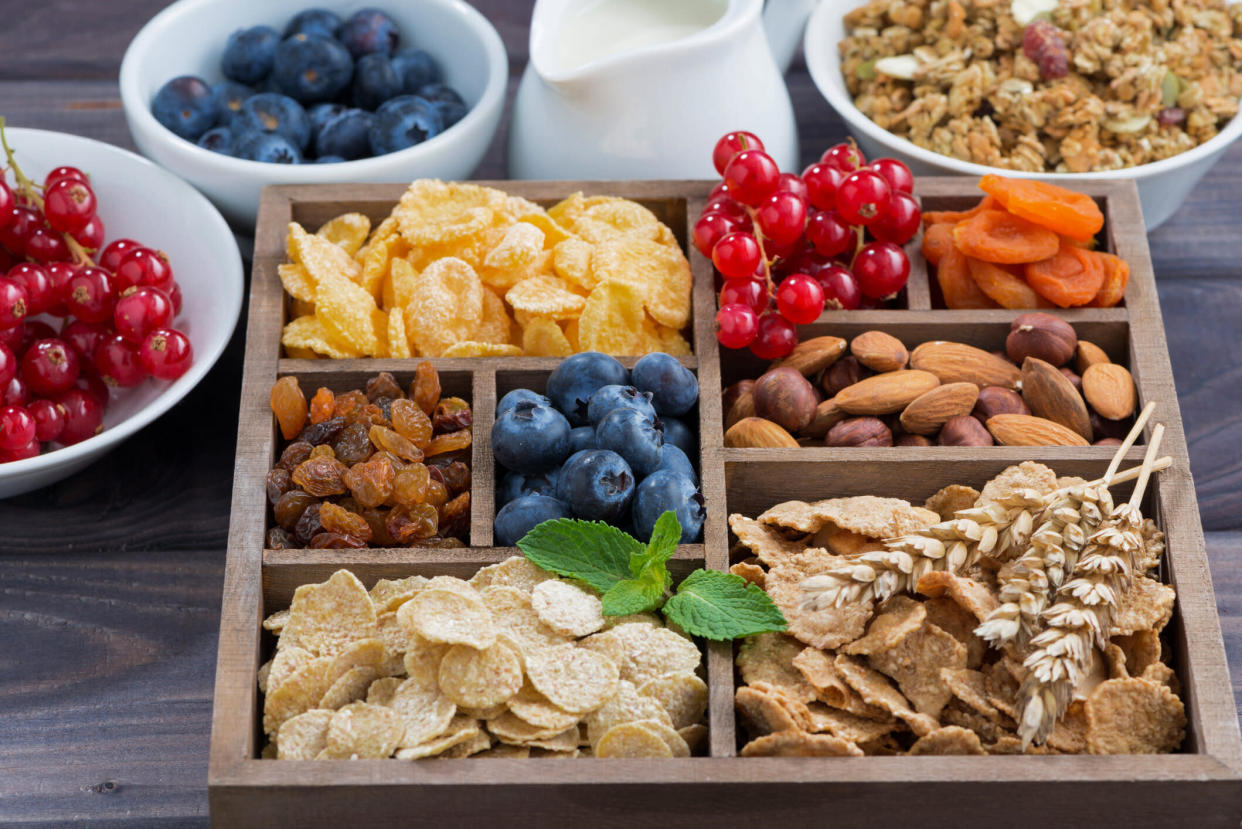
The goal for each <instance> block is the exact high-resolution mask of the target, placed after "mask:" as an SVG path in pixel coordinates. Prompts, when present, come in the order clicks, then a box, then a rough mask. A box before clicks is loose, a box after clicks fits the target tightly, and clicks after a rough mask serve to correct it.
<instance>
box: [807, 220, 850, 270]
mask: <svg viewBox="0 0 1242 829" xmlns="http://www.w3.org/2000/svg"><path fill="white" fill-rule="evenodd" d="M806 239H807V241H808V242H810V243H811V244H812V245H814V246H815V252H816V253H818V254H819V255H820V256H825V257H828V258H829V259H831V258H832V257H834V256H840V255H841V254H843V253H845V252H846V251H847V250H849V249H850V248H851V247H852V246H853V245H854V229H853V228H852V227H850V224H849V222H847V221H846V220H845V219H844V218H842V216H841V214H840V213H838V212H837V211H835V210H821V211H820V212H818V213H816V214H815V215H814V216H812V217H811V218H810V220H809V221H807V223H806Z"/></svg>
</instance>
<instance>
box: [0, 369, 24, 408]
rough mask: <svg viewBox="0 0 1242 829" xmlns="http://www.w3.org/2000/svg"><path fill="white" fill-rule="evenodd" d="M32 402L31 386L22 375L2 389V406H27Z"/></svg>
mask: <svg viewBox="0 0 1242 829" xmlns="http://www.w3.org/2000/svg"><path fill="white" fill-rule="evenodd" d="M29 402H30V387H29V386H27V385H26V381H25V380H23V379H22V378H21V377H20V376H18V377H14V378H13V379H12V380H10V381H9V384H8V385H7V386H5V387H4V388H3V389H0V406H25V405H26V404H27V403H29Z"/></svg>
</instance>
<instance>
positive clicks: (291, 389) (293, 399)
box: [268, 377, 306, 440]
mask: <svg viewBox="0 0 1242 829" xmlns="http://www.w3.org/2000/svg"><path fill="white" fill-rule="evenodd" d="M268 401H269V402H270V403H271V406H272V412H273V413H274V414H275V415H276V422H277V423H278V424H280V433H281V434H282V435H284V438H285V440H293V439H294V438H295V437H297V436H298V434H299V433H300V432H301V431H302V427H303V426H305V425H306V395H304V394H302V388H301V387H300V386H299V385H298V378H296V377H281V378H280V379H279V380H277V381H276V382H275V383H273V384H272V392H271V394H270V395H269V396H268Z"/></svg>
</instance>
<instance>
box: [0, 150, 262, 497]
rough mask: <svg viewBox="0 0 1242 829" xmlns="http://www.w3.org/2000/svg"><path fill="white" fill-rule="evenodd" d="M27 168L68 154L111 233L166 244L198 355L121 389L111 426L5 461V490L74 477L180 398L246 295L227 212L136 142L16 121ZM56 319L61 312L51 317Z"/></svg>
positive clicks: (40, 167) (210, 359) (108, 416)
mask: <svg viewBox="0 0 1242 829" xmlns="http://www.w3.org/2000/svg"><path fill="white" fill-rule="evenodd" d="M5 135H6V137H7V138H8V141H9V146H11V147H12V148H13V151H14V153H15V154H16V156H15V157H16V158H17V163H18V164H20V165H21V168H22V172H24V173H25V174H26V175H27V176H29V177H30V178H32V179H34V180H35V181H42V180H43V177H44V176H46V175H47V174H48V172H50V171H51V170H52V169H53V168H54V167H59V166H60V165H62V164H70V165H72V166H74V167H77V168H79V169H80V170H82V171H83V172H85V173H87V174H88V175H89V176H90V177H91V187H92V188H93V189H94V190H95V195H96V196H97V197H98V199H99V215H100V218H102V219H103V223H104V229H105V230H106V232H107V237H108V241H111V240H113V239H119V238H122V237H128V238H131V239H137V240H138V241H139V242H142V243H144V244H148V245H151V246H153V247H157V248H159V249H160V250H163V251H164V252H165V253H167V254H168V258H169V261H170V262H171V263H172V268H173V274H174V275H175V276H176V279H177V284H178V285H180V286H181V295H182V299H183V300H184V303H183V306H182V309H181V314H180V316H178V318H177V321H176V323H175V325H176V327H177V328H179V329H181V330H182V331H184V332H185V333H186V335H187V336H188V337H189V338H190V343H191V344H192V345H193V346H194V365H192V366H191V367H190V370H189V371H187V372H186V373H185V374H183V375H182V376H181V377H180V378H178V379H177V380H175V381H174V382H172V383H168V382H166V381H162V380H150V379H148V380H145V381H143V383H142V384H140V385H138V386H135V387H134V388H130V389H115V390H113V391H112V399H111V401H110V402H109V404H108V410H107V411H106V412H105V413H104V430H103V431H102V432H100V433H99V434H98V435H96V436H95V437H93V438H88V439H87V440H84V441H82V442H81V443H78V444H75V445H73V446H66V447H64V448H61V449H56V450H54V451H45V452H44V453H43V454H42V455H39V456H38V457H35V458H27V459H26V460H23V461H12V462H9V463H0V498H7V497H8V496H10V495H17V494H18V493H21V492H29V491H30V490H32V489H38V488H39V487H41V486H47V485H48V484H50V483H54V482H56V481H59V480H61V479H62V478H67V477H69V476H70V475H72V474H73V473H74V472H77V471H78V470H79V469H81V468H82V467H84V466H86V465H87V464H90V463H93V462H94V461H96V460H98V459H99V458H100V457H101V456H103V455H104V454H105V453H106V452H108V451H109V450H110V449H112V448H113V447H115V446H116V445H117V444H119V443H120V442H121V441H123V440H125V439H126V438H128V437H129V436H131V435H133V434H134V433H135V432H137V431H138V430H139V429H141V428H143V427H144V426H146V425H147V424H148V423H150V422H151V421H153V420H155V419H156V418H157V417H159V416H160V415H162V414H163V413H164V412H166V411H168V410H169V409H171V408H172V407H173V406H174V405H176V404H177V402H178V401H180V400H181V398H183V397H185V396H186V394H188V393H189V391H190V389H192V388H194V387H195V386H196V385H198V381H199V380H202V379H203V376H204V375H206V374H207V372H208V371H209V370H210V369H211V367H212V366H213V365H215V362H216V360H217V359H219V357H220V353H221V352H222V351H224V347H225V345H227V344H228V341H229V338H230V337H231V336H232V335H233V328H234V326H236V325H237V317H238V315H239V314H240V313H241V303H242V263H241V254H240V253H239V252H238V250H237V242H236V241H235V240H234V239H233V233H232V232H231V231H230V230H229V227H228V225H227V224H226V223H225V221H224V219H223V218H222V217H221V216H220V214H219V213H218V212H217V211H216V209H215V208H214V207H212V206H211V204H210V203H209V202H208V201H207V200H206V199H205V198H203V197H202V196H201V195H200V194H199V193H198V192H197V191H196V190H195V189H194V188H193V187H191V186H190V185H188V184H186V183H185V182H184V181H182V180H181V179H179V178H177V177H176V176H174V175H172V174H171V173H169V172H167V171H166V170H163V169H161V168H159V167H157V166H156V165H154V164H152V163H151V162H149V161H147V160H146V159H144V158H140V157H139V156H136V155H134V154H133V153H131V152H126V151H125V150H121V149H118V148H116V147H113V146H112V145H110V144H104V143H102V142H99V141H92V140H90V139H89V138H79V137H78V136H76V135H65V134H64V133H59V132H46V131H44V130H27V129H17V128H14V127H9V128H7V129H6V130H5ZM48 322H50V323H52V325H53V327H55V328H57V329H59V327H60V323H61V320H58V319H54V318H48Z"/></svg>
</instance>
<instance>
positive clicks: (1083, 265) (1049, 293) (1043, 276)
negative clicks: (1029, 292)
mask: <svg viewBox="0 0 1242 829" xmlns="http://www.w3.org/2000/svg"><path fill="white" fill-rule="evenodd" d="M1026 281H1027V283H1029V284H1030V286H1031V287H1032V288H1034V289H1035V292H1036V293H1037V294H1039V295H1040V296H1042V297H1043V298H1044V299H1046V300H1048V301H1049V302H1051V303H1052V304H1053V305H1057V306H1060V307H1061V308H1069V307H1071V306H1074V305H1086V304H1087V303H1088V302H1090V301H1091V300H1092V299H1094V298H1095V295H1096V294H1098V293H1099V292H1100V288H1101V287H1102V286H1103V285H1104V264H1103V262H1102V261H1101V259H1100V256H1099V254H1097V253H1095V252H1093V251H1089V250H1084V249H1083V248H1080V247H1075V246H1074V245H1062V246H1061V249H1060V250H1059V251H1057V254H1056V255H1055V256H1051V257H1049V258H1047V259H1044V260H1043V261H1040V262H1032V263H1031V264H1029V265H1027V266H1026Z"/></svg>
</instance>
